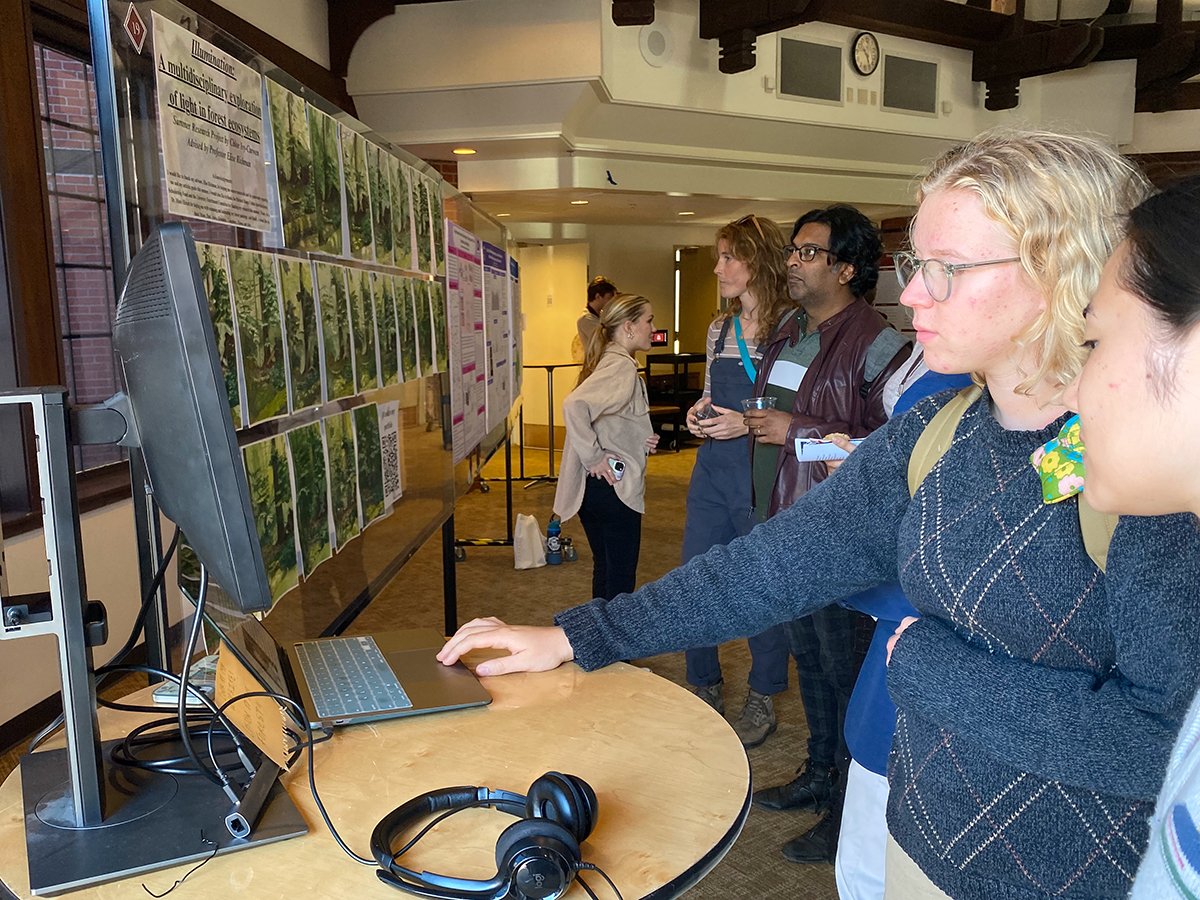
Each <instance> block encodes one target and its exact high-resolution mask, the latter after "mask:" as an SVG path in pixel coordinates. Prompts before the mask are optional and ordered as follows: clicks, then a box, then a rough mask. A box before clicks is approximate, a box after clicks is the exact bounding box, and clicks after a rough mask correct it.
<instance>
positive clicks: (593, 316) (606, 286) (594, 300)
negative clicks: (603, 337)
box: [571, 275, 617, 362]
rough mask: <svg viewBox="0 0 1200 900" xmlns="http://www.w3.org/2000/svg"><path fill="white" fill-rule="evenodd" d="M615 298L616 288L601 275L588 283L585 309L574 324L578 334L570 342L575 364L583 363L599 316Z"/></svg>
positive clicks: (598, 323)
mask: <svg viewBox="0 0 1200 900" xmlns="http://www.w3.org/2000/svg"><path fill="white" fill-rule="evenodd" d="M615 296H617V286H616V285H615V284H613V283H612V282H611V281H609V280H608V279H607V278H605V277H604V276H603V275H597V276H596V277H595V278H593V279H592V280H591V281H590V282H589V283H588V286H587V307H586V308H585V309H584V311H583V315H582V316H580V317H579V321H578V322H576V323H575V330H576V331H577V332H578V334H577V335H576V337H575V339H574V340H572V341H571V358H572V359H574V360H576V361H577V362H583V361H584V357H585V356H586V355H587V348H588V343H589V342H590V341H591V339H592V335H594V334H595V333H596V329H598V328H599V327H600V314H601V313H602V312H604V307H605V306H606V305H608V302H609V301H610V300H612V298H613V297H615Z"/></svg>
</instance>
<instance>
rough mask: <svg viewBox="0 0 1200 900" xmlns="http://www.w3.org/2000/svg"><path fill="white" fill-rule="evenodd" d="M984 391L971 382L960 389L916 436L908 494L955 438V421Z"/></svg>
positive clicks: (917, 486) (909, 470) (919, 482)
mask: <svg viewBox="0 0 1200 900" xmlns="http://www.w3.org/2000/svg"><path fill="white" fill-rule="evenodd" d="M982 395H983V388H981V387H979V386H978V385H975V384H972V385H970V386H969V387H965V388H963V389H962V390H961V391H959V392H958V393H957V394H956V395H955V396H954V399H952V400H951V401H950V402H949V403H947V404H946V405H945V406H943V407H942V408H941V409H939V410H938V412H937V415H935V416H934V417H933V419H931V420H930V422H929V424H928V425H926V426H925V430H924V431H922V432H921V436H920V437H919V438H917V445H916V446H915V447H913V451H912V455H911V456H909V458H908V495H909V496H910V497H911V496H913V495H914V494H916V492H917V488H919V487H920V486H921V482H922V481H924V480H925V476H926V475H928V474H929V473H930V472H931V471H933V467H934V466H936V465H937V461H938V460H939V459H941V458H942V457H943V456H944V455H945V454H946V451H947V450H949V449H950V444H951V443H952V442H953V441H954V431H955V429H957V428H958V423H959V422H961V421H962V417H963V416H964V415H966V412H967V410H968V409H970V408H971V404H972V403H974V402H975V401H976V400H978V399H979V398H980V397H981V396H982Z"/></svg>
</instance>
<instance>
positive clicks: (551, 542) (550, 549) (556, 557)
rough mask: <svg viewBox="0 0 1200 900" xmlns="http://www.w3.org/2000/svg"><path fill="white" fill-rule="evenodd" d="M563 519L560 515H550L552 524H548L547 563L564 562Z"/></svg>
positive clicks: (552, 564)
mask: <svg viewBox="0 0 1200 900" xmlns="http://www.w3.org/2000/svg"><path fill="white" fill-rule="evenodd" d="M561 535H562V520H561V519H559V517H558V516H555V515H552V516H550V524H549V525H547V526H546V564H547V565H551V566H558V565H561V564H562V538H561Z"/></svg>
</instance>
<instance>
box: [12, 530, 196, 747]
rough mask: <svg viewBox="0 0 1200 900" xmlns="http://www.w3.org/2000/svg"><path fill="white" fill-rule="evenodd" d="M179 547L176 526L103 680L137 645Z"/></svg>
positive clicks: (36, 739) (35, 742)
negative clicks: (128, 629)
mask: <svg viewBox="0 0 1200 900" xmlns="http://www.w3.org/2000/svg"><path fill="white" fill-rule="evenodd" d="M178 546H179V526H178V525H176V526H175V534H174V535H173V536H172V538H171V543H170V546H168V547H167V552H166V555H165V556H163V558H162V560H161V561H160V563H159V566H158V571H156V572H155V573H154V578H153V579H152V580H151V581H150V587H149V589H148V590H147V591H146V593H145V594H144V595H143V596H142V605H141V608H140V609H139V610H138V614H137V618H135V619H134V622H133V630H132V631H131V632H130V633H129V637H128V639H126V641H125V644H124V646H122V647H121V649H120V650H118V651H117V652H116V653H115V654H114V655H113V657H112V658H111V659H110V660H109V661H108V664H107V665H104V666H102V667H101V668H99V669H97V670H96V674H97V675H99V676H101V678H104V677H106V676H108V675H110V674H111V673H112V672H114V671H116V665H117V664H119V663H120V662H121V661H122V660H123V659H124V658H125V657H126V656H127V655H128V654H129V653H130V651H131V650H132V649H133V648H134V647H135V646H136V645H137V639H138V635H139V634H140V633H141V631H142V628H143V627H145V624H146V615H147V614H148V613H149V611H150V604H151V603H152V602H153V600H154V595H155V594H156V593H158V588H159V585H161V584H162V580H163V578H164V577H165V576H166V573H167V566H168V565H170V563H171V557H172V556H174V555H175V550H176V548H177V547H178ZM101 687H103V681H100V682H97V684H96V689H97V691H99V689H100V688H101ZM101 702H103V701H101ZM63 721H64V720H63V714H62V713H59V714H58V715H57V716H55V717H54V719H53V721H51V722H50V724H49V725H47V726H46V727H45V728H43V729H42V730H41V731H39V732H38V733H37V734H35V735H34V736H33V739H32V740H31V741H30V742H29V747H28V749H27V750H26V751H25V752H26V753H32V752H33V751H34V750H36V749H37V748H38V747H39V746H40V745H41V743H42V742H43V741H44V740H46V739H47V738H48V737H50V735H52V734H54V732H56V731H58V729H59V728H61V727H62V725H63Z"/></svg>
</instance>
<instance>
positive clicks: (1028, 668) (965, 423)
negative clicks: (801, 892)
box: [555, 391, 1200, 900]
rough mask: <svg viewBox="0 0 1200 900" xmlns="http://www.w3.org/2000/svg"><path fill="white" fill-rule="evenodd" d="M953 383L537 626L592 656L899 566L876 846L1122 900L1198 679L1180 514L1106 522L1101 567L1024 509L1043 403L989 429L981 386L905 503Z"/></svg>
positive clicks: (780, 615) (711, 627)
mask: <svg viewBox="0 0 1200 900" xmlns="http://www.w3.org/2000/svg"><path fill="white" fill-rule="evenodd" d="M951 396H952V394H951V393H943V394H938V395H936V396H935V397H932V398H929V399H927V400H924V401H922V402H921V403H919V404H917V406H915V407H914V408H913V410H912V411H911V412H909V413H908V414H906V415H904V416H901V417H899V418H896V419H893V420H892V421H891V422H889V423H888V424H886V425H885V426H883V427H882V428H880V429H879V430H877V431H876V432H875V433H874V434H872V435H871V436H870V437H869V438H867V439H866V441H864V442H863V444H862V446H861V447H859V449H858V451H857V452H855V453H852V454H851V455H850V458H849V459H847V460H846V462H844V463H843V464H842V466H841V468H840V469H839V471H838V473H837V475H836V476H835V477H833V478H830V479H828V480H827V481H825V482H822V483H821V484H819V485H817V487H816V488H814V489H813V490H811V491H809V492H808V493H807V494H806V495H805V496H804V497H802V498H801V499H800V500H799V501H798V502H797V503H796V504H795V505H794V506H792V507H791V508H790V509H788V510H785V511H784V512H782V513H780V514H779V515H777V516H776V517H774V518H773V519H771V520H769V521H767V522H764V523H762V524H761V525H759V526H757V527H756V528H755V529H754V531H753V532H751V533H750V534H749V535H747V536H746V537H743V538H738V539H737V540H735V541H733V542H732V543H730V544H728V545H725V546H717V547H714V548H713V549H712V550H710V551H709V552H708V553H706V554H704V555H702V556H698V557H696V558H694V559H692V560H691V561H690V562H689V563H688V564H687V565H686V566H682V567H681V568H679V569H676V570H675V571H673V572H671V573H669V574H668V575H666V576H665V577H663V578H661V579H659V580H658V581H657V582H653V583H651V584H649V585H646V586H645V587H643V588H642V589H641V590H639V591H637V592H636V593H634V594H622V595H620V596H618V597H616V598H615V599H614V600H612V601H610V602H607V603H605V602H604V601H602V600H593V601H591V602H590V603H587V604H584V605H582V606H578V607H575V608H573V609H570V610H566V611H565V612H562V613H559V615H558V616H556V617H555V621H556V622H557V623H558V624H559V625H561V626H562V627H563V628H564V629H565V631H566V635H567V638H568V640H569V641H570V643H571V646H572V648H573V650H574V651H575V658H576V660H577V661H578V662H579V663H580V665H581V666H583V667H584V668H585V669H594V668H597V667H599V666H602V665H606V664H607V663H609V662H612V661H614V660H617V659H633V658H638V657H644V656H650V655H654V654H657V653H664V652H671V651H679V650H683V649H685V648H688V647H695V646H711V645H715V644H720V643H722V642H724V641H728V640H731V639H733V638H736V637H744V636H747V635H751V634H757V633H758V632H760V631H763V630H764V629H766V628H767V627H769V626H771V625H773V624H776V623H778V622H782V621H787V620H790V619H793V618H797V617H799V616H803V615H806V614H808V613H811V612H812V611H813V610H814V609H817V608H819V607H821V606H824V605H828V604H829V603H832V602H834V601H836V600H837V599H838V598H840V597H846V596H849V595H851V594H854V593H857V592H859V591H862V590H864V589H866V588H868V587H870V586H872V585H874V584H878V583H880V582H884V581H891V580H899V581H900V583H901V585H902V587H903V588H904V592H905V594H906V595H907V597H908V599H909V601H910V602H911V603H912V604H913V606H914V607H915V608H916V609H917V610H918V611H919V612H920V614H921V616H922V618H921V619H920V621H918V622H917V623H916V624H914V625H912V626H911V627H909V628H908V630H907V631H905V633H904V635H903V636H902V637H901V638H900V640H899V641H898V642H897V645H896V649H895V652H894V653H893V656H892V662H891V665H890V668H889V673H888V686H889V690H890V693H891V695H892V699H893V700H894V701H895V702H896V705H897V707H898V708H899V710H900V714H899V717H898V723H897V730H896V736H895V739H894V742H893V748H892V753H891V757H890V760H889V767H888V768H889V781H890V785H891V791H890V796H889V800H888V827H889V830H890V831H891V833H892V835H893V836H894V837H895V839H896V841H897V842H898V843H899V844H900V846H901V847H902V848H903V849H904V850H905V851H906V852H907V853H908V855H909V856H911V857H912V858H913V859H914V860H915V861H916V862H917V864H918V865H919V866H920V867H921V869H922V870H923V871H924V872H925V873H926V874H927V875H928V876H929V877H930V878H931V879H932V880H933V881H934V883H935V884H937V885H938V886H939V887H940V888H941V889H942V890H943V891H945V892H946V893H948V894H949V895H950V896H952V897H954V898H956V900H967V898H971V900H974V898H985V900H991V898H996V900H1035V898H1037V900H1044V898H1049V897H1051V896H1053V897H1059V898H1063V900H1083V898H1089V900H1090V898H1117V897H1123V896H1124V895H1125V894H1126V892H1127V891H1128V890H1129V886H1130V881H1131V879H1132V878H1133V874H1134V872H1135V871H1136V869H1137V864H1138V859H1139V857H1140V856H1141V854H1142V852H1143V850H1144V849H1145V846H1146V840H1147V821H1148V819H1149V816H1150V814H1151V812H1152V810H1153V799H1154V797H1155V795H1156V793H1157V791H1158V787H1159V785H1160V784H1161V782H1162V779H1163V775H1164V773H1165V771H1166V763H1167V757H1168V754H1169V752H1170V748H1171V743H1172V740H1173V739H1174V736H1175V733H1176V731H1177V730H1178V728H1179V724H1180V722H1181V720H1182V718H1183V716H1184V714H1185V712H1186V710H1187V706H1188V703H1189V701H1190V700H1191V697H1192V694H1193V693H1194V692H1195V689H1196V687H1197V684H1200V615H1197V612H1198V610H1197V603H1196V596H1197V592H1196V591H1195V585H1196V584H1197V583H1200V527H1198V524H1197V522H1196V519H1195V517H1194V516H1191V515H1178V516H1164V517H1157V518H1136V517H1127V518H1124V519H1122V520H1121V523H1120V525H1119V526H1118V527H1117V530H1116V533H1115V534H1114V535H1113V539H1112V542H1111V544H1110V546H1109V555H1108V566H1107V576H1105V575H1104V574H1102V573H1101V572H1100V571H1099V570H1098V569H1097V568H1096V566H1095V564H1094V563H1092V561H1091V560H1090V559H1089V557H1088V556H1087V554H1086V552H1085V551H1084V548H1083V544H1082V540H1081V537H1080V531H1079V519H1078V511H1077V506H1076V501H1075V499H1073V498H1072V499H1068V500H1065V501H1062V502H1060V503H1056V504H1052V505H1044V504H1043V503H1042V500H1041V488H1040V483H1039V479H1038V476H1037V474H1036V472H1035V471H1034V469H1033V467H1032V466H1031V465H1030V464H1029V454H1030V453H1031V452H1032V451H1033V450H1034V449H1035V448H1037V447H1038V446H1040V445H1041V444H1043V443H1045V442H1046V441H1047V440H1049V439H1050V438H1051V437H1053V436H1054V435H1055V434H1056V433H1057V431H1058V429H1059V428H1060V426H1061V425H1062V420H1060V421H1057V422H1054V423H1052V424H1051V425H1049V426H1048V427H1047V428H1044V429H1042V430H1040V431H1034V432H1011V431H1005V430H1004V429H1003V428H1002V427H1001V426H1000V425H999V424H998V423H997V422H996V420H995V419H994V417H993V416H992V415H991V412H990V405H989V404H990V401H989V398H988V394H987V392H986V391H985V392H984V395H983V397H982V399H981V400H980V401H979V402H977V403H976V404H975V405H974V406H973V407H972V408H971V409H970V410H968V411H967V414H966V415H965V416H964V417H963V419H962V421H961V422H960V423H959V426H958V429H957V431H956V434H955V439H954V442H953V444H952V445H951V447H950V448H949V450H948V451H947V452H946V453H945V455H944V456H942V458H941V459H940V460H939V461H938V463H937V465H936V466H935V467H934V468H933V470H932V471H931V472H930V473H929V475H928V476H926V478H925V480H924V481H923V482H922V483H921V486H920V488H918V490H917V493H916V496H915V497H913V498H911V499H910V497H909V493H908V484H907V468H908V459H909V455H910V454H911V452H912V449H913V446H914V445H915V444H916V441H917V437H918V436H919V435H920V433H921V431H923V430H924V428H925V426H926V425H927V424H928V422H929V421H930V420H931V419H932V418H933V415H934V414H935V413H936V411H937V410H938V409H940V408H941V407H942V406H944V405H945V403H946V402H948V401H949V399H950V397H951ZM1064 418H1065V417H1064Z"/></svg>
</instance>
